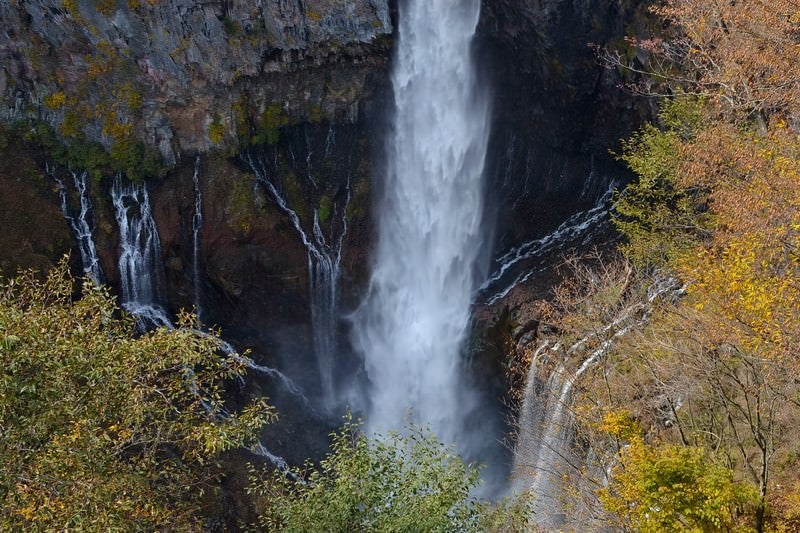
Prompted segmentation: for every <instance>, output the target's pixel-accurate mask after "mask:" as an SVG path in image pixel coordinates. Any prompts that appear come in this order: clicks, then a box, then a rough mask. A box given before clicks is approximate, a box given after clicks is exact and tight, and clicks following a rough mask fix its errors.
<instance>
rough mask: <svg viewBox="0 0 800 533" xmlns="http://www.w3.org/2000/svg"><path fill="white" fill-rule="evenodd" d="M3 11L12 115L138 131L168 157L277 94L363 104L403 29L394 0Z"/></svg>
mask: <svg viewBox="0 0 800 533" xmlns="http://www.w3.org/2000/svg"><path fill="white" fill-rule="evenodd" d="M0 22H1V23H2V24H0V118H4V119H6V120H10V119H14V118H19V117H22V116H36V117H40V118H44V119H45V120H46V121H47V122H49V123H51V124H52V125H54V126H56V127H57V128H58V130H59V131H60V133H61V134H62V135H63V136H64V137H67V138H69V137H84V136H85V137H86V138H88V139H89V140H94V141H100V142H102V143H103V144H104V145H105V146H106V147H110V146H112V145H113V143H114V142H115V140H118V138H119V137H120V136H122V135H128V134H133V135H135V136H136V137H137V138H139V139H142V140H144V141H145V142H146V143H147V144H148V145H150V146H152V147H157V148H158V150H159V151H160V153H161V155H162V156H163V158H164V159H165V160H166V161H167V162H168V163H174V162H175V161H176V160H177V159H178V158H179V156H180V154H182V153H186V152H197V151H205V150H207V149H209V148H211V147H212V146H225V145H229V144H236V139H237V137H244V136H247V135H249V133H250V132H248V131H242V130H243V129H245V128H244V127H243V126H244V125H245V124H246V119H248V118H252V117H257V116H259V115H260V114H263V113H264V112H265V111H266V110H267V109H269V108H270V106H276V105H277V106H278V108H279V109H280V110H281V112H282V113H283V114H285V116H287V117H290V119H291V120H292V121H293V122H300V121H305V120H320V119H321V118H329V119H342V118H346V117H348V116H349V117H351V118H352V117H353V116H354V115H355V114H357V106H358V102H359V101H360V100H361V99H362V98H363V97H364V95H365V94H367V93H369V91H370V87H369V83H370V80H371V76H372V75H373V74H374V73H375V71H376V67H377V69H378V70H380V67H381V65H383V64H384V63H385V60H386V57H387V55H388V46H389V42H390V35H391V32H392V23H391V20H390V15H389V7H388V4H387V0H349V1H347V2H341V1H338V0H263V1H257V2H250V1H245V0H222V1H213V2H196V1H193V0H102V1H95V0H64V1H63V2H62V1H56V0H32V1H24V2H22V1H16V0H12V1H8V2H2V3H0ZM242 115H244V117H242Z"/></svg>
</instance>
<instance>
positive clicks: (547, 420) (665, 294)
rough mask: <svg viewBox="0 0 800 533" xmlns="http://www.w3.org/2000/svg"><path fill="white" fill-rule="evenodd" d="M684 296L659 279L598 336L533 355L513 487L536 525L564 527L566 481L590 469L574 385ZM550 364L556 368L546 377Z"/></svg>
mask: <svg viewBox="0 0 800 533" xmlns="http://www.w3.org/2000/svg"><path fill="white" fill-rule="evenodd" d="M684 291H685V287H681V286H679V285H678V284H677V282H676V280H675V279H673V278H664V279H659V280H657V281H656V282H655V283H653V284H652V285H651V286H650V287H649V288H648V290H647V293H646V296H645V297H644V298H642V299H641V300H639V301H635V302H633V303H630V304H629V305H627V306H624V307H623V308H622V309H621V310H619V312H618V313H617V315H616V317H615V318H614V320H612V321H611V322H610V323H608V324H606V325H605V326H603V327H602V328H599V329H598V330H597V331H594V332H592V333H590V334H588V335H587V336H585V337H583V338H581V339H579V340H577V341H576V342H574V343H572V344H570V345H569V346H564V345H563V344H561V343H559V342H553V341H550V340H546V341H544V342H543V343H542V344H541V345H540V346H539V348H538V349H537V350H536V352H534V354H533V357H532V361H531V368H530V370H529V372H528V380H527V384H526V388H525V394H524V397H523V404H522V408H521V410H520V417H519V435H518V439H517V443H516V446H515V450H514V476H513V483H512V488H513V491H514V492H515V493H518V494H519V493H525V492H527V493H529V494H530V495H531V496H532V498H533V501H532V508H531V510H532V511H533V515H532V518H531V520H532V522H533V523H534V524H535V525H536V526H538V527H544V528H547V529H551V528H554V529H557V528H559V526H561V525H562V524H563V522H564V520H565V517H566V514H565V510H566V506H565V502H564V501H563V497H564V488H565V487H564V482H563V479H564V478H563V476H564V475H565V474H568V473H570V472H572V471H574V470H575V469H576V468H580V466H581V465H583V464H585V455H583V456H582V455H581V453H583V452H581V451H580V450H577V449H576V448H575V446H574V442H573V437H574V428H573V413H572V410H571V407H572V401H573V390H574V387H575V384H576V383H577V382H578V381H579V380H580V379H581V377H582V376H583V375H584V374H585V373H586V372H587V371H588V370H589V369H591V368H592V367H593V366H594V365H595V364H596V363H597V362H598V361H599V360H601V359H602V358H603V357H605V356H606V355H608V354H609V353H610V352H611V350H612V349H613V348H614V346H615V345H616V343H617V342H618V341H619V340H620V339H621V338H622V337H624V336H625V335H627V334H628V333H629V332H631V331H632V330H635V329H639V328H641V327H643V326H644V325H645V324H647V322H648V321H649V319H650V316H651V315H652V313H653V309H654V307H653V306H654V303H655V302H656V301H657V300H659V299H663V298H677V297H679V296H680V295H681V294H683V292H684ZM575 361H577V362H579V363H580V364H579V365H578V366H577V368H575V370H572V371H570V370H569V362H573V365H574V364H575V363H574V362H575ZM553 363H555V364H554V365H553ZM550 365H553V366H554V368H553V369H552V370H550V371H549V374H546V375H543V374H545V373H546V372H547V371H546V370H545V369H546V368H547V367H548V366H550ZM573 368H574V367H573ZM571 488H572V489H579V490H580V489H582V487H571Z"/></svg>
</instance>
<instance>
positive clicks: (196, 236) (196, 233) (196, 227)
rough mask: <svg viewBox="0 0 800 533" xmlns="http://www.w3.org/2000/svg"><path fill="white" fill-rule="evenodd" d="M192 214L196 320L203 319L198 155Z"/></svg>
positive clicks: (201, 223)
mask: <svg viewBox="0 0 800 533" xmlns="http://www.w3.org/2000/svg"><path fill="white" fill-rule="evenodd" d="M192 183H193V184H194V214H193V215H192V285H193V287H194V312H195V313H196V314H197V321H198V322H200V323H202V320H203V316H202V315H203V312H202V311H203V306H202V304H203V302H202V301H201V295H202V291H201V290H200V281H201V280H200V230H201V229H202V227H203V191H202V190H201V189H200V156H199V155H198V156H197V157H196V158H195V160H194V174H192Z"/></svg>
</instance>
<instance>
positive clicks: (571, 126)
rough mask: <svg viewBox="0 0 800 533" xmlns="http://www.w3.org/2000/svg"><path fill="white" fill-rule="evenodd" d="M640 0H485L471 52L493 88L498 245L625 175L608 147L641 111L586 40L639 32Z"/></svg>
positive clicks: (604, 41) (530, 233)
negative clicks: (476, 45) (477, 58)
mask: <svg viewBox="0 0 800 533" xmlns="http://www.w3.org/2000/svg"><path fill="white" fill-rule="evenodd" d="M649 4H651V2H650V1H648V0H620V1H613V2H609V1H606V0H496V1H491V2H490V1H487V2H484V13H483V17H482V20H481V25H480V35H479V44H478V47H477V54H478V56H479V58H480V61H481V64H482V69H483V72H484V73H485V79H486V80H487V82H488V83H490V85H491V87H492V90H493V91H494V103H495V107H494V111H495V117H494V131H493V136H492V140H491V148H490V158H489V162H488V164H489V167H488V171H489V180H490V191H491V195H493V196H492V199H493V201H494V209H495V215H496V217H497V221H498V232H497V233H498V235H497V239H496V240H497V244H496V246H497V248H498V249H506V248H508V247H510V246H512V245H515V244H519V242H520V241H524V240H529V239H530V238H531V237H535V236H539V235H541V234H543V233H544V232H546V231H549V230H551V229H553V228H554V227H555V226H557V225H558V224H559V223H560V222H561V221H562V220H564V219H565V218H566V217H567V216H568V215H570V214H571V213H574V212H575V211H578V210H580V209H583V208H586V207H588V206H589V205H591V204H592V203H593V202H594V201H595V200H596V199H597V198H598V197H599V196H600V195H601V194H602V192H604V190H605V189H606V188H607V185H608V181H609V180H611V179H616V180H622V181H624V180H625V179H627V178H628V175H627V172H626V171H625V169H624V168H623V167H622V166H621V165H619V164H616V163H615V161H614V160H613V157H612V156H611V154H610V153H609V151H610V150H616V149H617V148H618V147H619V139H621V138H624V137H627V136H628V135H630V133H631V131H633V129H634V128H635V127H637V126H638V124H640V123H641V121H642V120H643V119H644V118H646V117H648V116H650V114H651V112H652V110H651V109H650V103H649V102H646V101H643V100H642V99H635V98H633V97H632V96H631V95H630V94H628V93H626V92H625V91H624V90H622V89H620V87H619V85H620V84H621V81H622V80H621V78H620V77H619V75H618V73H616V72H614V71H610V70H607V69H605V68H604V67H602V66H601V65H600V64H599V62H598V60H597V56H596V51H595V48H594V47H593V46H591V45H599V46H614V45H618V44H620V43H622V42H623V39H624V37H625V36H626V35H627V36H633V35H640V34H641V33H640V32H642V31H643V29H642V27H643V25H644V24H646V22H647V20H648V11H647V7H648V5H649Z"/></svg>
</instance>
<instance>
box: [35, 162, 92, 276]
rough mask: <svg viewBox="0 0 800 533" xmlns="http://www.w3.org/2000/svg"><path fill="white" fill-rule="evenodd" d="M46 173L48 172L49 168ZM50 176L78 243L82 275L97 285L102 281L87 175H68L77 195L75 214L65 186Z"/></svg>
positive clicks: (85, 173)
mask: <svg viewBox="0 0 800 533" xmlns="http://www.w3.org/2000/svg"><path fill="white" fill-rule="evenodd" d="M48 171H50V169H49V168H48ZM50 174H51V175H52V176H53V179H55V180H56V182H57V183H58V189H59V198H60V200H61V211H62V212H63V213H64V218H65V219H66V220H67V223H68V224H69V228H70V230H71V231H72V234H73V235H74V236H75V240H77V241H78V250H79V252H80V254H81V264H82V265H83V273H84V274H86V275H87V276H89V279H91V280H92V282H93V283H94V284H95V285H99V284H100V283H102V281H103V272H102V270H101V269H100V259H99V258H98V256H97V247H96V246H95V243H94V236H93V233H92V232H93V229H94V219H93V217H92V200H91V198H89V173H88V172H86V171H83V172H75V171H70V174H72V183H73V185H74V186H75V191H76V192H77V193H78V199H79V203H80V211H78V213H77V214H74V213H73V212H72V209H70V205H69V190H68V189H67V185H66V184H65V183H64V181H63V180H61V178H59V177H57V176H56V175H55V173H54V172H50Z"/></svg>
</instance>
